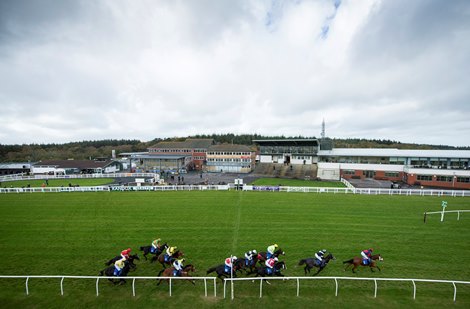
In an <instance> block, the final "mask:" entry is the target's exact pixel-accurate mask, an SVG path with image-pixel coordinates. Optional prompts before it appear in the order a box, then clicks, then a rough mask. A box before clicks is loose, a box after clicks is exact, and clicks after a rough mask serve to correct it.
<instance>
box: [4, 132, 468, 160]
mask: <svg viewBox="0 0 470 309" xmlns="http://www.w3.org/2000/svg"><path fill="white" fill-rule="evenodd" d="M186 138H205V139H206V138H209V139H213V140H214V142H215V143H216V144H224V143H229V144H240V145H247V146H250V145H253V140H259V139H285V138H315V137H309V136H283V135H281V136H265V135H260V134H233V133H226V134H196V135H192V136H187V137H174V138H165V139H161V138H155V139H153V140H151V141H148V142H142V141H139V140H126V139H106V140H93V141H80V142H70V143H64V144H56V143H52V144H23V145H3V144H0V162H38V161H40V160H66V159H75V160H85V159H96V158H111V154H112V150H115V151H116V154H119V153H125V152H145V151H147V149H148V148H149V147H152V146H154V145H155V144H157V143H158V142H160V141H183V140H185V139H186ZM330 141H331V142H332V143H333V147H335V148H398V149H460V150H470V147H453V146H446V145H426V144H407V143H401V142H399V141H393V140H386V139H384V140H380V139H363V138H348V139H341V138H333V139H331V140H330Z"/></svg>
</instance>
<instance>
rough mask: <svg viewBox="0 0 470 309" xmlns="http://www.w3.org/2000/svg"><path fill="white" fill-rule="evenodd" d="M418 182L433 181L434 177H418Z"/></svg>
mask: <svg viewBox="0 0 470 309" xmlns="http://www.w3.org/2000/svg"><path fill="white" fill-rule="evenodd" d="M418 180H423V181H432V176H431V175H418Z"/></svg>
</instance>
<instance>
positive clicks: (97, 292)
mask: <svg viewBox="0 0 470 309" xmlns="http://www.w3.org/2000/svg"><path fill="white" fill-rule="evenodd" d="M98 282H100V278H96V296H98V295H100V292H99V290H98Z"/></svg>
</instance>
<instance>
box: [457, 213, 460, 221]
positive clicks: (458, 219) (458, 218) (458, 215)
mask: <svg viewBox="0 0 470 309" xmlns="http://www.w3.org/2000/svg"><path fill="white" fill-rule="evenodd" d="M457 221H460V211H457Z"/></svg>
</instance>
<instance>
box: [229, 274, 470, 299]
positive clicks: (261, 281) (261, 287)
mask: <svg viewBox="0 0 470 309" xmlns="http://www.w3.org/2000/svg"><path fill="white" fill-rule="evenodd" d="M253 280H259V297H260V298H261V297H263V281H264V280H268V281H269V280H296V282H297V295H296V296H299V295H300V281H301V280H334V281H335V285H336V289H335V296H338V290H339V283H338V282H339V281H340V280H363V281H374V297H377V290H378V285H377V281H404V282H411V283H413V299H416V282H432V283H446V284H452V285H453V287H454V298H453V299H454V302H455V301H456V299H457V285H456V284H470V281H456V280H432V279H401V278H358V277H269V278H262V277H255V278H227V279H225V281H224V298H225V297H226V285H227V282H229V281H231V283H232V288H231V298H232V299H233V298H234V296H235V293H234V287H233V286H234V284H233V283H234V282H236V281H253Z"/></svg>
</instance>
